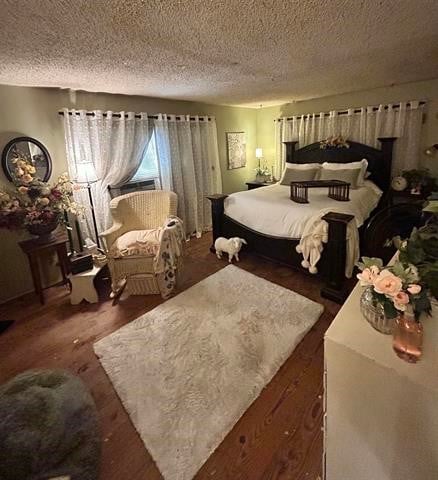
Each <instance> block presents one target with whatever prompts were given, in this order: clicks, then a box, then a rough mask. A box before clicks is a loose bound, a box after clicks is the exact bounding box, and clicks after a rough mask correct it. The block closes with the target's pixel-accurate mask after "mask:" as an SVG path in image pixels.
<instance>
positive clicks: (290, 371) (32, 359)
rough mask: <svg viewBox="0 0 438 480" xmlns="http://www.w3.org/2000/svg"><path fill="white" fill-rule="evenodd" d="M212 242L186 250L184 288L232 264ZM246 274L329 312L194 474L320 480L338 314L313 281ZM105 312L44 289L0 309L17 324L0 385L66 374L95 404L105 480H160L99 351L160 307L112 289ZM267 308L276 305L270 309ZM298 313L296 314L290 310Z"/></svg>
mask: <svg viewBox="0 0 438 480" xmlns="http://www.w3.org/2000/svg"><path fill="white" fill-rule="evenodd" d="M210 244H211V236H210V235H205V236H203V237H202V238H201V239H194V240H192V241H190V242H189V243H188V244H187V248H186V259H185V266H184V268H183V270H182V272H181V277H180V286H179V290H181V291H182V290H185V289H187V288H189V287H190V286H192V285H194V284H195V283H197V282H199V281H200V280H202V279H203V278H205V277H207V276H208V275H211V274H213V273H215V272H216V271H218V270H220V269H221V268H223V267H225V266H226V265H227V262H226V261H224V260H218V259H217V258H216V257H215V256H214V255H213V254H211V253H210V252H209V246H210ZM241 258H242V261H241V262H240V264H239V266H240V267H241V268H244V269H245V270H247V271H249V272H251V273H254V274H255V275H258V276H260V277H262V278H265V279H267V280H269V281H272V282H274V283H277V284H279V285H282V286H284V287H286V288H289V289H291V290H294V291H296V292H298V293H300V294H302V295H304V296H306V297H308V298H311V299H313V300H315V301H317V302H319V303H322V304H323V305H324V307H325V311H324V313H323V315H322V316H321V319H320V320H319V321H318V322H317V323H316V325H314V327H313V328H312V329H311V330H310V332H309V333H308V334H307V335H306V337H305V338H304V339H303V341H302V342H301V343H300V344H299V345H298V346H297V348H296V349H295V351H294V352H293V354H292V355H291V357H290V358H289V359H288V360H287V361H286V362H285V364H284V365H283V366H282V367H281V369H280V370H279V372H278V373H277V375H276V376H275V377H274V378H273V379H272V381H271V382H270V384H269V385H268V386H267V387H266V388H265V389H264V390H263V391H262V393H261V395H260V396H259V398H258V399H257V400H256V401H255V402H254V403H253V404H252V405H251V407H250V408H249V409H248V410H247V412H246V413H245V414H244V415H243V416H242V418H241V419H240V420H239V421H238V422H237V424H236V425H235V427H234V428H233V429H232V431H231V432H229V434H228V435H227V436H226V438H225V439H224V441H223V442H222V443H221V445H220V446H219V447H218V448H217V450H216V451H215V452H214V453H213V454H212V455H211V457H210V458H209V460H208V461H207V462H206V464H205V465H204V466H203V467H202V468H201V470H200V471H199V472H198V474H197V475H196V480H206V479H209V480H212V479H213V480H280V479H281V480H285V479H290V480H315V479H316V477H317V476H318V475H320V474H321V456H322V433H321V427H322V397H321V395H322V375H323V336H324V333H325V331H326V329H327V328H328V326H329V325H330V323H331V321H332V319H333V317H334V315H335V314H336V313H337V311H338V309H339V306H338V305H336V304H334V303H333V302H330V301H328V300H324V299H321V297H320V296H319V289H320V282H319V280H318V279H317V278H315V277H314V276H310V275H303V274H302V273H298V272H294V271H293V270H291V269H289V268H286V267H282V266H279V265H276V264H273V263H271V262H269V261H267V260H263V259H260V258H257V257H253V256H250V255H246V254H245V252H243V253H242V254H241ZM100 294H101V299H102V301H101V302H100V303H99V304H95V305H88V304H81V305H77V306H72V305H70V302H69V296H68V290H67V289H66V288H64V287H57V288H53V289H50V290H48V291H47V303H46V305H44V306H42V305H39V303H38V300H37V298H36V297H35V296H34V295H31V294H29V295H26V296H25V297H22V298H20V299H16V300H14V301H11V302H8V303H7V304H4V305H0V319H14V320H15V321H16V322H15V324H14V325H13V326H12V327H11V328H10V329H9V330H8V331H7V332H5V333H4V334H3V335H0V382H4V381H7V380H8V379H10V378H12V377H13V376H14V375H17V374H18V373H20V372H22V371H24V370H26V369H29V368H65V369H68V370H70V371H71V372H73V373H75V374H77V375H79V376H80V377H81V379H82V380H83V381H84V382H85V384H86V385H87V386H88V387H89V389H90V391H91V393H92V395H93V398H94V399H95V402H96V405H97V408H98V411H99V416H100V420H101V431H102V439H103V452H102V468H101V476H100V478H101V479H102V480H121V479H129V480H146V479H147V480H161V479H162V476H161V475H160V473H159V471H158V469H157V467H156V465H155V463H154V462H153V459H152V458H151V456H150V454H149V453H148V452H147V451H146V449H145V447H144V445H143V443H142V441H141V439H140V437H139V435H138V434H137V432H136V431H135V428H134V426H133V425H132V422H131V420H130V419H129V416H128V415H127V413H126V411H125V410H124V408H123V406H122V404H121V402H120V400H119V398H118V396H117V394H116V392H115V390H114V388H113V386H112V384H111V382H110V380H109V378H108V377H107V376H106V373H105V371H104V370H103V368H102V366H101V365H100V363H99V361H98V359H97V358H96V356H95V355H94V351H93V343H94V342H96V341H97V340H99V339H101V338H103V337H105V336H107V335H109V334H110V333H112V332H114V331H115V330H117V329H118V328H120V327H121V326H123V325H125V324H126V323H129V322H130V321H132V320H134V319H135V318H137V317H139V316H140V315H142V314H144V313H146V312H147V311H149V310H151V309H152V308H154V307H156V306H157V305H159V304H160V303H162V299H161V298H160V297H159V296H156V295H154V296H143V297H128V298H125V299H123V298H122V299H121V300H120V302H119V303H118V304H117V305H115V306H113V305H112V303H111V301H109V300H108V289H107V288H102V289H101V292H100ZM266 308H269V299H267V301H266ZM291 315H293V312H291Z"/></svg>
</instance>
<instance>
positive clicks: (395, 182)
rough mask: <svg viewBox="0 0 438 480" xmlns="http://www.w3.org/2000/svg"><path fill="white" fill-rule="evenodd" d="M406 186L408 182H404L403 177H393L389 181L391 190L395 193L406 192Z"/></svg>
mask: <svg viewBox="0 0 438 480" xmlns="http://www.w3.org/2000/svg"><path fill="white" fill-rule="evenodd" d="M407 186H408V181H407V180H406V178H405V177H400V176H398V177H394V178H393V179H392V181H391V188H392V189H393V190H395V191H396V192H401V191H403V190H406V187H407Z"/></svg>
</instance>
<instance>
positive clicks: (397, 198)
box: [387, 188, 429, 205]
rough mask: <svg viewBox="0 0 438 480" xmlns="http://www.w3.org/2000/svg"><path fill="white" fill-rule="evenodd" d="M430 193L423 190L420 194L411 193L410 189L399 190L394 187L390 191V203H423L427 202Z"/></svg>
mask: <svg viewBox="0 0 438 480" xmlns="http://www.w3.org/2000/svg"><path fill="white" fill-rule="evenodd" d="M428 196H429V193H425V192H422V193H420V194H415V193H411V192H410V191H409V190H402V191H401V192H398V191H397V190H393V189H392V188H391V189H390V190H389V191H388V197H387V201H388V205H396V204H397V203H414V204H420V205H421V204H422V203H424V202H425V200H426V198H427V197H428Z"/></svg>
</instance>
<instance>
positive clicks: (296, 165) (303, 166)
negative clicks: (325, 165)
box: [286, 162, 321, 170]
mask: <svg viewBox="0 0 438 480" xmlns="http://www.w3.org/2000/svg"><path fill="white" fill-rule="evenodd" d="M286 168H295V170H310V169H311V168H321V164H320V163H289V162H286Z"/></svg>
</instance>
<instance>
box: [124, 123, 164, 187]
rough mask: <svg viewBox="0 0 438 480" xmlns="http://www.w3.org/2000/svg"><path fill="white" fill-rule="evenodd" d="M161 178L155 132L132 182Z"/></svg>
mask: <svg viewBox="0 0 438 480" xmlns="http://www.w3.org/2000/svg"><path fill="white" fill-rule="evenodd" d="M159 176H160V173H159V169H158V156H157V144H156V142H155V132H152V136H151V139H150V141H149V145H148V147H147V149H146V151H145V152H144V155H143V160H142V161H141V164H140V167H139V168H138V170H137V172H136V173H135V175H134V176H133V177H132V179H131V180H130V183H131V182H140V181H143V180H151V179H154V178H158V177H159Z"/></svg>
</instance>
